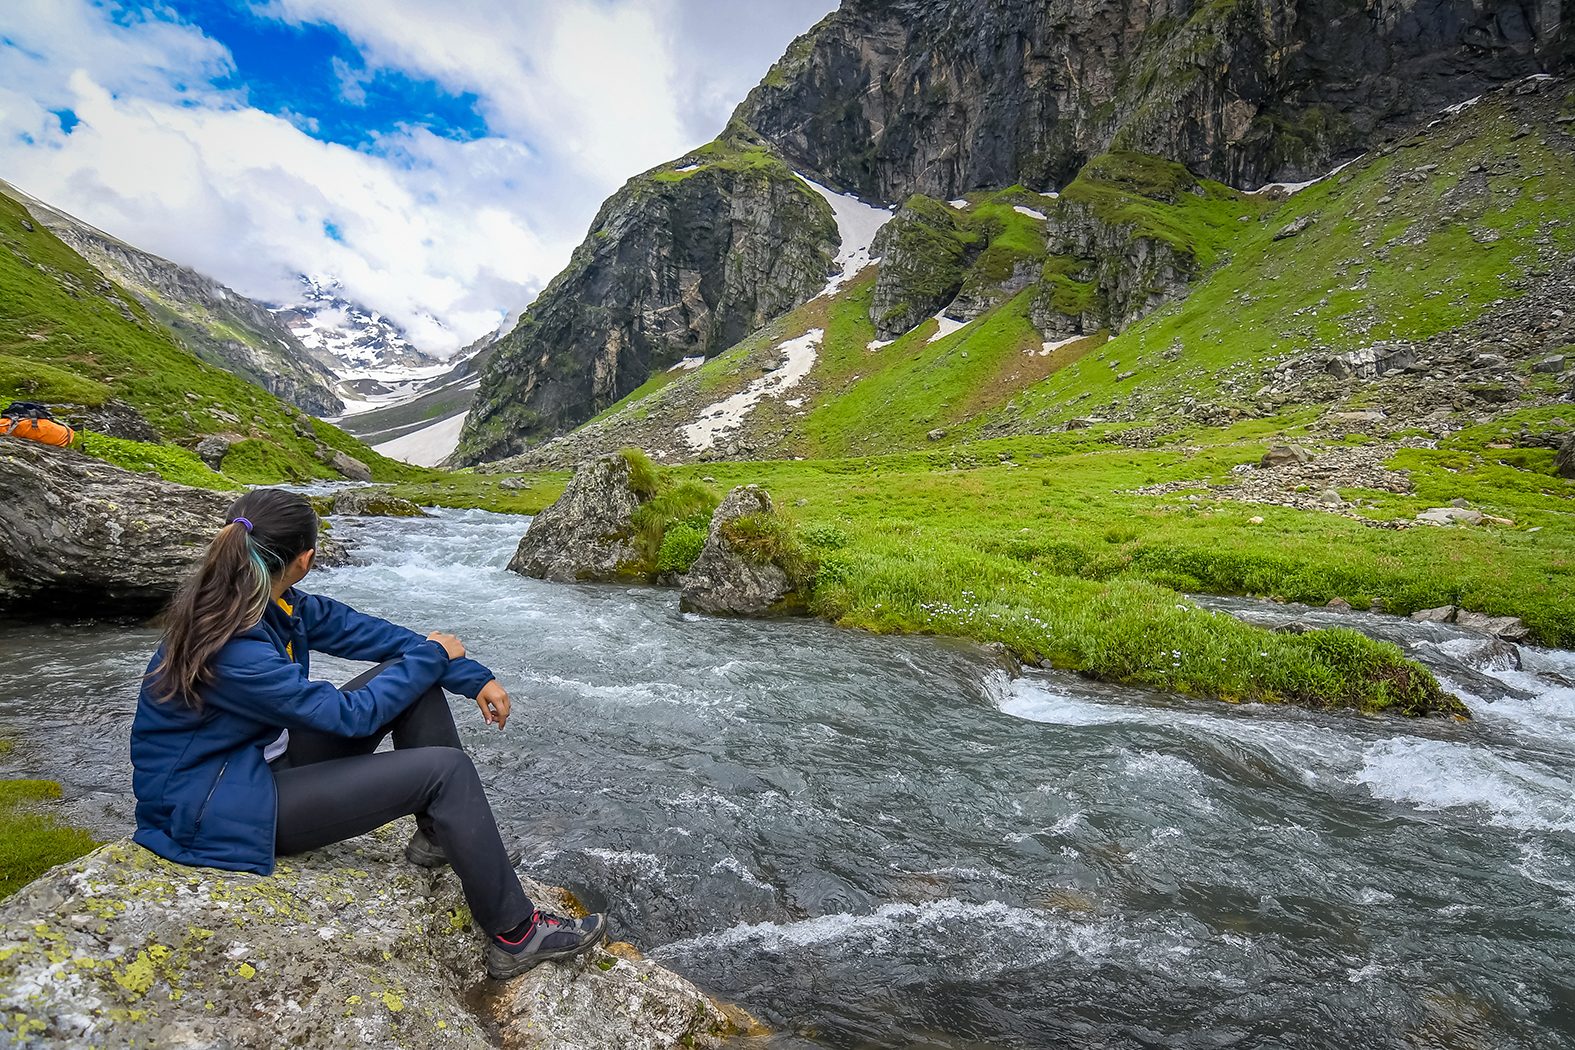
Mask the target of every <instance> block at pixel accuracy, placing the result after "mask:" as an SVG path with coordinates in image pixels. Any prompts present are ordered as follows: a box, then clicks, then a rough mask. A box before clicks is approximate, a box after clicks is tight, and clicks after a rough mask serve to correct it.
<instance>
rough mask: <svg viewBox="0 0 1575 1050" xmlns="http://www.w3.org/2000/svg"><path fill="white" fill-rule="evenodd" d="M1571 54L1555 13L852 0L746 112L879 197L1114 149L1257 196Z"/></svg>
mask: <svg viewBox="0 0 1575 1050" xmlns="http://www.w3.org/2000/svg"><path fill="white" fill-rule="evenodd" d="M1572 49H1575V41H1572V40H1571V33H1570V30H1569V28H1568V27H1567V26H1565V25H1564V24H1563V22H1562V21H1561V18H1560V9H1559V5H1558V4H1547V3H1542V4H1530V5H1522V4H1502V3H1496V2H1491V0H1400V2H1398V3H1394V4H1391V5H1387V6H1386V7H1384V8H1382V9H1375V8H1373V7H1371V6H1370V5H1369V6H1364V5H1360V4H1354V3H1350V2H1348V0H1298V2H1286V0H1227V2H1224V3H1208V4H1194V3H1187V2H1181V3H1161V4H1154V5H1151V4H1135V3H1129V2H1122V3H1117V4H1100V3H1090V2H1087V0H1054V2H1051V3H1044V2H1042V0H990V2H987V3H977V2H974V0H846V2H845V3H843V5H842V6H841V8H840V9H839V10H837V11H836V12H834V13H833V14H831V15H830V16H828V17H827V18H826V19H824V20H823V21H822V22H821V23H820V24H819V25H817V26H815V27H814V28H813V29H811V30H810V31H809V32H808V33H806V34H805V35H804V36H802V37H800V38H799V39H798V40H796V41H795V42H794V43H793V45H792V46H791V47H790V48H789V49H788V52H787V54H786V55H785V56H784V57H783V59H782V60H781V61H780V62H778V63H777V65H776V66H775V67H773V68H772V70H771V72H770V73H769V74H767V76H766V77H765V79H764V80H763V81H762V82H761V84H760V85H759V86H758V87H756V88H755V90H754V91H753V92H751V94H750V95H749V97H748V98H747V99H746V100H745V101H744V102H743V104H742V105H740V106H739V108H738V110H737V112H736V113H735V115H734V120H735V121H737V122H739V123H741V124H744V125H746V126H748V127H750V128H751V129H753V130H754V131H756V132H757V133H759V134H760V135H761V136H763V137H764V138H765V139H766V140H767V141H769V142H770V143H771V144H772V145H773V146H774V147H775V148H776V149H777V150H778V151H779V152H780V153H781V154H782V155H783V156H784V157H787V158H789V159H790V161H791V162H792V163H795V164H798V165H801V166H802V167H803V168H804V170H806V171H809V172H812V173H817V174H818V175H819V176H820V177H822V178H824V179H825V180H826V181H827V183H828V184H829V185H831V186H832V187H833V188H837V189H844V190H848V191H851V192H855V193H859V194H861V195H863V196H867V197H870V198H872V199H876V200H885V201H900V200H903V199H905V198H907V197H908V196H909V195H910V194H913V193H925V194H928V195H929V196H932V197H939V198H941V199H946V198H950V197H955V196H959V195H961V194H963V193H966V192H969V191H972V190H978V189H985V188H991V187H1001V186H1010V185H1014V184H1019V183H1021V184H1024V185H1027V186H1029V187H1031V188H1035V189H1056V188H1058V187H1061V186H1064V185H1066V184H1067V183H1068V182H1070V181H1071V180H1072V179H1073V177H1074V176H1075V175H1076V174H1077V172H1078V171H1079V170H1080V169H1081V168H1082V167H1083V165H1084V164H1086V163H1087V162H1088V161H1089V160H1091V159H1092V158H1094V157H1096V156H1098V155H1100V154H1102V153H1106V152H1110V151H1117V150H1123V151H1129V152H1137V153H1146V154H1151V155H1154V156H1158V157H1163V158H1166V159H1169V160H1173V161H1177V162H1179V163H1181V164H1184V165H1185V166H1186V167H1188V168H1189V169H1191V170H1192V171H1193V172H1195V173H1197V174H1198V175H1202V176H1207V177H1210V178H1213V179H1216V180H1219V181H1221V182H1225V183H1228V184H1230V185H1233V186H1237V187H1248V188H1250V187H1254V186H1257V185H1260V184H1262V183H1265V182H1268V181H1270V180H1273V179H1279V178H1295V179H1305V178H1310V177H1313V176H1315V175H1319V174H1322V173H1323V172H1325V171H1327V170H1328V169H1329V168H1331V167H1333V166H1334V164H1335V162H1336V161H1337V160H1338V159H1342V158H1347V157H1349V156H1353V155H1355V154H1356V153H1359V152H1361V151H1362V150H1364V149H1367V148H1368V147H1369V146H1370V145H1372V143H1373V142H1374V141H1376V140H1378V139H1381V138H1384V137H1387V136H1388V135H1389V134H1390V133H1392V132H1393V131H1395V130H1396V129H1404V128H1407V127H1409V126H1413V125H1414V124H1415V123H1416V122H1417V121H1418V119H1419V118H1421V119H1426V115H1430V114H1432V113H1434V112H1436V111H1437V110H1438V109H1440V108H1442V107H1443V106H1445V105H1448V104H1450V103H1454V102H1459V101H1462V100H1464V99H1467V98H1471V97H1473V96H1475V95H1478V94H1481V93H1482V92H1484V91H1487V90H1490V89H1492V88H1493V87H1495V86H1497V85H1500V84H1503V83H1505V82H1506V81H1508V80H1512V79H1515V78H1518V77H1523V76H1526V75H1529V74H1533V73H1548V72H1555V71H1557V70H1558V69H1559V68H1564V67H1567V66H1568V64H1569V62H1570V59H1571V52H1572Z"/></svg>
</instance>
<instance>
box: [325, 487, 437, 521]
mask: <svg viewBox="0 0 1575 1050" xmlns="http://www.w3.org/2000/svg"><path fill="white" fill-rule="evenodd" d="M333 513H335V514H347V515H353V516H356V517H363V518H425V517H429V516H430V515H428V514H427V512H426V511H424V510H422V509H421V508H420V507H418V506H416V505H415V504H414V503H412V502H410V501H409V500H407V499H403V498H401V497H399V496H393V495H390V494H389V491H388V489H386V488H382V487H376V488H365V489H345V490H344V491H342V492H336V493H334V498H333Z"/></svg>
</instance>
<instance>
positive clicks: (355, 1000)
mask: <svg viewBox="0 0 1575 1050" xmlns="http://www.w3.org/2000/svg"><path fill="white" fill-rule="evenodd" d="M363 1002H365V1000H363V999H362V998H361V997H360V996H359V995H352V996H350V998H348V999H346V1000H345V1005H346V1006H360V1005H361V1004H362V1003H363Z"/></svg>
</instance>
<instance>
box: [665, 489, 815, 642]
mask: <svg viewBox="0 0 1575 1050" xmlns="http://www.w3.org/2000/svg"><path fill="white" fill-rule="evenodd" d="M808 575H809V573H808V572H807V565H806V564H805V555H804V554H803V552H802V550H801V548H800V547H799V545H798V543H797V540H796V538H795V537H794V534H793V531H792V529H791V527H790V526H789V525H788V523H787V522H786V521H784V520H783V519H782V518H781V516H780V515H779V514H778V513H777V510H776V507H775V505H774V504H773V503H772V502H771V495H770V494H769V493H768V492H766V490H765V489H762V488H760V487H759V486H757V485H740V486H739V487H738V488H735V489H734V490H733V491H732V492H730V493H728V496H727V498H726V499H725V500H723V501H722V502H721V504H720V505H719V506H718V507H717V508H716V511H715V512H714V513H713V514H712V515H711V529H710V531H709V533H707V535H706V540H705V546H704V547H702V548H701V550H700V556H699V557H698V558H696V559H695V562H694V564H693V565H691V566H690V567H689V571H688V572H687V573H685V574H684V576H683V577H682V579H681V580H680V586H681V587H682V589H683V590H682V598H681V600H680V604H681V605H682V607H683V608H684V609H685V610H687V611H695V612H708V613H722V614H727V615H732V616H769V615H774V614H781V613H792V612H802V611H803V607H804V602H803V598H802V594H803V590H804V586H803V584H804V581H805V579H806V578H807V576H808Z"/></svg>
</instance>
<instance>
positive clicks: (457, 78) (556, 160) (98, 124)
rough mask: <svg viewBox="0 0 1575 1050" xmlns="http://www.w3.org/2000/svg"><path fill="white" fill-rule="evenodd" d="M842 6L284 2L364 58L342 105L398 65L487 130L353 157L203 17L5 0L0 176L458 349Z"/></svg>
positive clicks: (343, 68) (345, 71) (279, 286)
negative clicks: (209, 32) (262, 103)
mask: <svg viewBox="0 0 1575 1050" xmlns="http://www.w3.org/2000/svg"><path fill="white" fill-rule="evenodd" d="M831 6H832V2H831V0H781V2H774V3H771V4H762V5H754V4H739V3H728V2H726V0H611V2H609V0H561V2H554V3H535V4H519V3H512V2H505V0H467V2H465V3H449V4H445V5H443V6H442V8H440V9H436V8H434V7H433V6H432V5H431V4H429V3H425V2H424V0H382V2H377V3H368V2H353V0H272V2H271V3H269V4H268V5H267V6H266V7H264V8H262V12H263V13H264V14H265V15H266V16H267V17H272V18H276V19H280V20H284V21H288V22H295V23H303V22H311V23H322V24H331V25H333V26H336V27H338V28H339V29H340V30H341V31H342V32H343V33H344V34H345V35H346V36H347V37H349V39H350V40H351V41H353V42H354V44H355V46H356V47H357V48H358V49H359V50H360V52H361V60H362V61H361V64H359V65H357V64H353V63H349V62H345V61H343V60H336V61H335V63H334V65H333V68H332V70H331V71H330V74H329V75H332V76H333V77H334V78H335V79H336V83H337V88H338V91H339V93H340V95H341V97H342V98H343V99H344V101H345V102H347V103H349V104H352V105H360V104H361V103H362V102H364V101H365V85H366V84H367V83H369V82H370V81H371V79H372V78H373V77H375V76H377V75H378V74H379V73H380V72H383V71H398V72H400V73H403V74H405V75H407V76H410V77H414V78H416V79H430V80H432V81H434V82H436V83H438V84H439V85H441V86H443V87H444V88H446V89H447V90H449V91H451V92H454V93H462V92H463V93H472V94H474V95H475V96H476V97H477V99H478V104H477V108H478V111H479V112H480V114H481V115H482V116H483V117H484V119H485V121H486V124H487V130H488V133H487V135H486V136H484V137H481V138H477V139H474V140H472V141H465V142H460V141H454V140H452V139H448V138H443V137H441V136H438V135H434V134H432V133H431V132H429V131H427V130H425V129H422V128H400V129H396V130H395V131H393V132H384V133H381V134H376V135H373V136H371V137H370V139H369V142H368V144H366V145H364V146H361V147H359V148H351V147H348V146H342V145H336V144H331V143H325V142H322V141H319V140H318V139H316V138H313V137H312V135H311V134H310V132H312V131H314V130H315V127H316V123H315V117H314V116H313V115H312V114H311V113H285V114H281V115H271V114H268V113H264V112H262V111H260V110H257V109H254V108H251V107H250V106H248V105H247V101H246V98H245V96H244V94H243V93H241V92H237V91H226V90H222V89H220V88H218V87H216V86H215V81H216V80H218V79H219V78H222V77H223V76H224V75H225V74H226V73H228V72H230V71H231V70H232V68H233V65H232V62H231V59H230V56H229V53H228V52H227V51H226V49H225V48H224V47H223V46H222V45H221V44H219V43H218V42H216V41H214V40H212V39H210V38H209V37H207V36H206V35H204V33H203V32H202V30H201V29H200V28H199V27H197V26H192V25H188V24H184V23H180V22H177V21H175V20H173V16H166V15H161V14H159V13H157V12H155V13H152V14H142V15H135V16H128V15H126V14H124V13H120V14H119V15H118V21H119V23H120V24H116V19H115V18H114V17H112V16H114V15H115V12H110V11H106V10H105V9H104V8H101V7H97V6H94V5H92V4H91V3H90V2H89V0H7V2H6V3H4V4H0V38H8V39H9V40H10V41H12V42H13V43H14V46H10V47H0V141H4V142H5V143H6V144H7V148H6V151H5V153H4V154H3V155H0V165H3V167H0V177H4V178H7V179H9V180H10V181H13V182H15V183H17V184H18V185H20V186H21V187H22V188H23V189H25V190H27V191H28V192H30V193H33V194H35V195H36V196H38V197H41V198H43V199H44V200H46V201H49V202H50V203H52V204H55V205H57V206H59V207H61V208H64V209H65V210H67V211H70V212H73V213H74V214H76V215H78V216H79V217H81V218H83V219H85V220H87V221H89V222H92V223H93V224H95V225H97V226H100V227H102V228H104V229H106V230H108V231H109V232H111V233H113V234H115V235H116V236H119V237H122V238H124V239H125V240H127V241H130V242H131V243H133V244H136V245H138V246H140V247H143V248H146V249H148V250H150V251H153V252H157V253H158V254H161V255H165V256H167V257H169V258H172V259H174V260H176V261H178V262H181V263H183V264H185V265H189V266H192V267H194V268H196V269H198V270H201V271H203V272H205V273H209V274H212V275H213V276H215V277H217V278H219V279H220V280H222V281H224V282H225V283H227V284H230V285H232V286H233V287H235V288H236V289H237V290H238V291H241V292H242V293H243V294H246V295H251V296H254V297H258V298H263V299H272V300H287V299H289V298H290V297H291V296H292V295H293V294H294V291H295V286H294V283H293V277H294V274H296V273H299V272H317V273H330V274H333V275H335V276H337V277H338V278H339V279H340V281H341V282H342V284H343V286H344V288H345V290H346V291H347V293H348V294H349V295H351V296H352V297H353V298H357V299H360V300H361V301H363V302H365V303H366V304H367V305H368V306H371V307H372V308H374V309H377V310H379V311H381V312H383V313H384V314H386V315H387V316H389V317H390V318H392V319H394V320H395V321H396V322H398V323H399V324H401V325H402V326H404V327H405V328H406V329H407V330H408V331H410V333H411V336H412V338H413V339H414V340H415V341H416V342H417V344H418V345H422V346H424V347H426V348H429V349H432V350H435V351H439V352H446V351H448V350H452V349H455V348H457V347H458V346H460V345H463V344H464V343H465V342H468V341H470V340H471V339H473V338H474V337H475V336H477V335H479V334H481V333H483V332H486V331H489V330H491V329H492V328H494V327H496V326H497V324H498V323H499V321H500V320H501V319H502V318H503V317H504V316H505V314H507V313H511V312H515V311H517V310H518V309H519V307H520V306H521V305H523V303H524V302H525V301H527V300H528V299H529V297H530V296H532V295H534V293H535V291H536V290H537V289H539V288H540V287H541V286H542V285H544V284H545V283H546V282H547V281H548V280H550V279H551V277H552V276H553V274H554V273H555V272H556V271H557V270H558V269H559V268H560V267H561V266H562V265H563V263H564V262H566V261H567V258H568V253H569V251H570V249H571V248H572V247H573V245H574V244H575V243H577V242H578V241H579V239H580V238H581V237H582V236H583V235H584V232H585V227H586V225H587V224H588V223H589V221H590V218H591V216H592V215H593V214H594V213H595V210H596V208H597V206H598V205H599V204H600V202H601V200H602V199H603V197H605V196H606V195H607V194H608V193H609V192H611V190H612V189H614V188H615V187H616V186H617V185H618V184H619V183H621V182H622V181H623V180H624V179H625V178H627V177H628V176H630V175H632V174H634V173H635V172H637V171H640V170H643V169H644V168H647V167H650V166H652V165H654V164H657V163H660V162H662V161H664V160H666V159H668V158H670V157H672V156H676V155H677V154H679V153H681V152H683V151H684V150H685V149H687V148H689V147H691V146H693V145H695V144H696V143H698V142H701V141H704V140H705V139H707V138H709V137H710V136H711V135H713V134H715V133H716V131H717V130H719V129H720V127H721V125H722V123H723V121H724V120H725V117H726V114H727V111H728V110H729V109H730V108H731V106H732V104H733V103H734V102H736V101H737V100H738V99H739V98H741V97H742V96H743V94H744V93H745V91H747V90H748V88H749V87H750V86H751V85H752V84H753V83H754V81H755V80H757V79H758V78H759V76H760V75H761V74H762V73H763V72H764V70H765V68H766V66H767V65H769V63H770V62H771V61H772V60H773V59H774V58H775V57H776V55H777V54H779V53H780V52H781V50H782V49H783V47H785V46H786V43H787V40H788V39H789V38H790V37H791V35H792V33H793V32H794V31H797V30H798V29H801V28H803V27H806V26H807V25H809V24H810V23H812V22H813V21H814V20H815V18H816V17H818V16H819V14H821V13H823V11H824V10H827V9H829V8H830V7H831ZM439 10H440V11H441V15H438V14H436V13H435V12H437V11H439ZM751 28H754V29H755V30H756V32H754V33H753V34H751V33H750V31H749V30H750V29H751ZM729 29H731V30H732V32H731V34H730V33H729ZM730 39H731V40H732V41H733V43H732V44H729V42H728V41H729V40H730ZM62 108H70V109H72V110H73V111H75V112H76V114H77V116H78V118H79V119H80V121H81V123H80V124H79V125H78V126H77V127H76V128H74V129H73V130H72V131H71V133H70V134H69V135H68V134H65V133H63V131H62V129H61V128H60V125H59V122H58V121H57V120H56V118H55V117H54V116H53V114H51V113H50V112H49V111H50V110H52V109H62ZM24 135H25V136H27V137H28V138H29V139H31V142H30V143H29V142H26V141H23V140H22V138H21V137H22V136H24ZM329 224H332V227H333V228H334V229H335V230H337V232H338V237H337V238H336V237H335V236H333V235H331V234H330V232H329Z"/></svg>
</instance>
